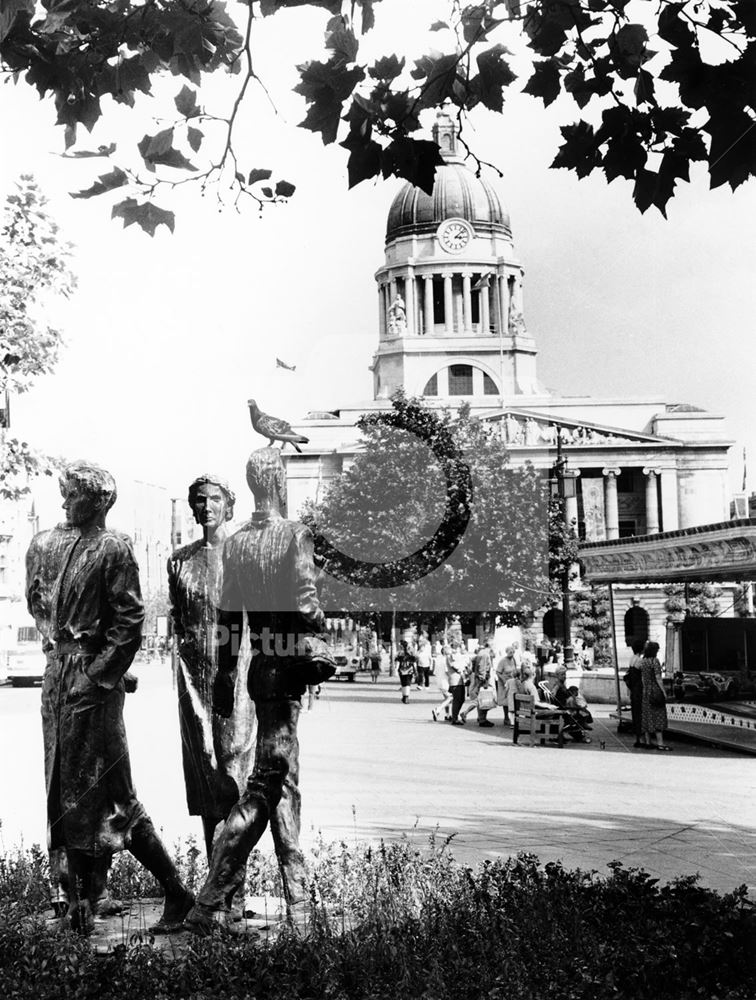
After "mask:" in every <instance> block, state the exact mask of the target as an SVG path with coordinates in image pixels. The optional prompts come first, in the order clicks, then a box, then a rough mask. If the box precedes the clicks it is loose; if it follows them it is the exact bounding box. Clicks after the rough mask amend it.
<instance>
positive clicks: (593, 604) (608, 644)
mask: <svg viewBox="0 0 756 1000" xmlns="http://www.w3.org/2000/svg"><path fill="white" fill-rule="evenodd" d="M570 603H571V606H572V631H573V635H574V636H575V638H576V639H582V640H583V642H585V643H586V645H588V646H591V647H592V648H593V663H594V665H595V666H596V667H607V666H611V665H612V664H613V662H614V656H613V653H614V650H613V646H612V614H611V606H610V603H609V591H608V589H607V588H606V587H598V586H592V587H584V588H582V589H581V590H578V591H576V592H574V593H573V594H571V595H570Z"/></svg>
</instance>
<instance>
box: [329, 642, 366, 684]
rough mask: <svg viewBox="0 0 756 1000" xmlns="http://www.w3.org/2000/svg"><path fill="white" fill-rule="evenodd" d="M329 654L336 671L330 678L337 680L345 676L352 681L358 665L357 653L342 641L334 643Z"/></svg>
mask: <svg viewBox="0 0 756 1000" xmlns="http://www.w3.org/2000/svg"><path fill="white" fill-rule="evenodd" d="M331 655H332V656H333V659H334V662H335V663H336V673H335V674H334V675H333V677H332V678H331V680H335V681H338V680H341V679H342V678H346V679H347V680H348V681H352V682H354V679H355V677H356V676H357V671H358V670H359V667H360V658H359V656H358V655H357V653H356V652H355V651H354V650H353V649H351V648H349V647H347V646H346V645H345V644H344V643H336V644H335V645H334V646H333V647H332V650H331Z"/></svg>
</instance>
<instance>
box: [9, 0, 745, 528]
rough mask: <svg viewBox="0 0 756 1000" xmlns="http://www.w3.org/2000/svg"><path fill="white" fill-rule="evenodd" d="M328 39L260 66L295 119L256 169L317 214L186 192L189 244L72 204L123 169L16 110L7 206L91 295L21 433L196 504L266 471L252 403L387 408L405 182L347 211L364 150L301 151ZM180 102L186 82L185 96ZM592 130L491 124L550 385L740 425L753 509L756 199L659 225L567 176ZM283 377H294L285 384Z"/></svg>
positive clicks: (653, 215)
mask: <svg viewBox="0 0 756 1000" xmlns="http://www.w3.org/2000/svg"><path fill="white" fill-rule="evenodd" d="M446 9H447V3H446V2H445V0H413V4H412V6H411V8H410V5H408V4H406V3H404V4H403V3H401V2H400V0H384V2H383V3H381V4H380V6H379V7H378V8H376V12H377V14H378V19H379V25H380V24H381V22H385V21H386V20H387V15H388V26H387V29H386V30H385V31H384V32H383V33H382V34H378V33H376V36H375V38H374V39H373V42H372V43H371V44H373V45H374V46H375V48H376V52H377V53H379V52H388V51H392V50H395V49H397V48H399V47H401V46H403V45H405V44H406V45H408V46H411V45H412V44H413V43H414V42H416V41H417V36H416V34H414V24H413V22H412V17H414V18H416V19H417V23H418V24H420V23H423V19H424V18H425V19H426V21H425V23H427V20H428V13H429V12H431V14H436V15H439V16H443V15H444V13H445V10H446ZM409 10H411V15H410V13H409ZM325 19H326V15H325V14H324V13H322V12H305V11H301V10H299V11H293V12H290V13H286V14H279V15H276V17H275V18H271V19H269V20H268V21H266V22H265V24H264V25H263V31H262V35H261V40H260V43H259V45H258V51H259V56H258V59H259V62H258V67H259V72H260V74H261V76H262V77H263V78H264V79H265V80H266V82H267V83H268V85H269V86H270V88H271V90H272V92H273V94H274V97H275V100H276V103H277V105H278V108H279V111H280V116H279V117H276V116H275V115H274V114H273V113H272V111H271V110H270V108H269V106H268V105H267V102H266V101H265V100H264V99H263V97H262V95H261V94H260V93H258V94H257V95H255V96H254V99H253V101H252V103H251V106H250V109H249V113H248V116H247V118H246V119H245V123H244V129H245V134H243V135H242V136H241V142H240V148H241V149H242V150H243V163H244V166H245V168H246V169H249V168H251V167H261V166H263V167H264V166H267V167H272V168H275V169H276V170H277V174H278V175H279V176H283V177H285V178H287V179H288V180H290V181H291V182H292V183H294V184H296V185H297V193H296V195H295V197H294V198H293V199H292V200H291V202H290V204H289V205H286V206H277V207H273V208H269V209H266V210H265V212H264V213H263V214H262V216H261V217H259V216H258V213H257V212H256V210H255V209H254V207H253V206H252V204H251V203H250V205H249V206H248V207H245V208H244V209H243V211H242V213H241V214H237V213H236V212H234V210H233V209H226V210H225V211H223V212H219V211H218V209H217V204H216V203H215V200H214V198H212V197H209V196H207V197H205V198H204V199H201V198H200V197H199V192H198V191H194V190H188V189H187V188H184V189H183V191H182V192H181V194H180V196H178V195H177V196H175V197H173V196H171V195H166V196H164V197H162V198H158V202H159V203H160V204H163V205H165V207H174V208H176V210H177V226H176V234H175V235H174V236H171V235H170V234H169V233H168V231H167V230H165V229H164V228H161V229H160V230H158V235H157V236H156V237H155V239H152V240H151V239H150V238H149V237H147V236H145V235H144V234H142V233H141V232H140V231H138V230H137V229H136V227H131V228H130V229H128V230H125V231H124V230H123V229H122V225H121V222H120V221H111V220H110V207H111V204H112V203H113V201H115V200H116V199H115V198H113V197H108V196H106V197H103V198H95V199H93V200H91V201H78V200H77V201H74V200H72V199H70V198H69V197H68V193H67V192H69V191H71V190H76V189H78V188H84V187H86V186H88V185H89V184H90V183H91V181H92V180H93V179H94V177H95V176H96V175H97V174H99V173H104V172H105V171H106V170H108V169H110V168H109V166H108V164H107V161H104V160H87V161H80V162H73V161H70V160H64V159H61V158H60V157H59V156H57V155H56V153H59V152H60V151H61V150H62V131H61V130H60V129H56V128H54V127H53V124H52V123H53V121H54V109H53V107H52V104H51V103H49V102H44V103H41V102H40V101H39V100H38V99H37V97H36V93H35V92H33V91H31V90H30V89H29V88H28V87H26V86H25V85H20V86H17V87H15V88H14V87H11V86H5V87H3V88H2V89H0V135H1V136H2V148H1V150H0V194H1V195H4V194H5V193H7V191H8V190H9V189H10V186H11V185H12V182H13V180H14V178H15V177H17V176H18V174H19V173H21V172H24V171H26V172H33V173H34V174H35V175H36V177H37V178H38V180H39V181H40V183H41V184H42V186H43V187H44V189H45V190H46V192H47V194H48V196H49V198H50V201H51V210H52V212H53V214H54V215H55V216H56V218H57V219H58V220H59V221H60V222H61V224H62V225H63V227H64V229H65V232H66V235H67V236H68V238H69V239H70V240H71V241H72V242H73V243H74V244H75V245H76V247H77V250H76V262H75V270H76V272H77V274H78V277H79V288H78V291H77V292H76V294H75V295H74V297H73V298H72V299H71V301H70V302H68V303H56V304H55V307H54V308H53V310H52V314H51V321H52V322H55V323H58V324H60V325H61V326H62V327H63V328H64V329H65V335H66V340H67V346H66V348H65V350H64V353H63V356H62V358H61V362H60V365H59V367H58V370H57V373H56V375H54V376H52V377H49V378H46V379H44V380H42V381H40V382H39V383H38V385H37V386H36V387H35V389H34V390H33V391H32V392H30V393H29V394H28V395H27V396H26V397H24V398H22V399H19V400H17V401H16V402H15V405H14V410H13V416H14V428H13V430H14V433H16V434H18V435H20V436H21V437H23V438H25V439H28V440H29V441H31V442H32V443H33V444H34V445H36V446H37V447H39V448H41V449H43V450H46V451H50V452H53V453H58V454H63V455H65V456H67V457H72V458H73V457H79V456H86V457H89V458H92V459H93V460H95V461H99V462H101V463H102V464H104V465H106V466H107V467H109V468H111V469H112V470H113V472H114V473H115V474H116V476H117V477H130V478H132V477H133V478H137V479H140V480H147V481H151V482H155V483H160V484H162V485H165V486H166V487H167V488H168V489H169V491H170V493H171V494H172V495H179V496H183V495H184V493H185V489H186V485H187V483H188V482H189V481H190V480H191V479H193V478H194V476H195V475H197V474H198V473H199V472H201V471H204V470H211V469H212V470H217V471H218V472H219V473H221V474H222V475H226V476H227V477H228V478H229V479H230V480H231V481H232V483H234V484H237V485H238V486H239V488H240V489H241V484H242V483H243V468H244V462H245V458H246V455H247V453H248V452H249V450H250V449H251V447H257V446H259V444H260V443H261V441H260V439H258V438H257V436H256V435H254V434H253V432H252V430H251V427H250V425H249V418H248V414H247V409H246V400H247V398H248V397H250V396H254V397H256V398H257V400H258V402H259V403H260V405H261V407H262V408H263V409H264V410H267V411H268V412H271V413H274V414H276V415H278V416H283V417H286V418H287V419H290V420H296V419H298V418H300V417H302V416H303V415H304V414H305V412H306V411H307V410H309V409H314V408H329V409H330V408H334V407H335V406H338V405H339V404H342V403H345V402H347V401H355V400H360V399H366V398H369V397H370V396H371V377H370V372H369V371H368V367H367V366H368V365H369V363H370V361H371V357H372V352H373V350H374V347H375V345H376V342H377V300H376V293H375V284H374V280H373V273H374V271H375V269H376V268H377V267H379V266H380V265H381V263H382V259H383V236H384V229H385V219H386V213H387V211H388V207H389V205H390V203H391V199H392V197H393V194H394V193H395V191H396V190H397V188H398V187H399V185H400V183H401V182H399V181H392V182H388V183H382V182H379V183H377V184H369V183H368V184H362V185H360V186H359V187H358V188H356V189H355V190H354V191H352V192H349V191H348V190H347V181H346V155H347V154H346V151H345V150H342V149H339V148H338V147H329V148H327V149H326V148H324V147H323V146H322V144H321V142H320V139H319V137H317V136H313V135H311V134H310V133H307V132H305V131H303V130H301V129H296V128H294V125H295V124H296V122H297V121H299V120H300V119H301V118H302V117H303V115H304V105H303V102H302V101H301V99H300V98H298V97H296V96H295V95H293V94H291V93H290V88H291V86H292V85H293V84H294V83H295V82H296V77H295V73H294V69H293V67H294V65H295V64H296V63H298V62H301V61H304V60H305V59H307V58H317V56H318V54H319V53H318V51H317V46H318V44H319V40H320V38H321V32H322V27H323V25H324V23H325ZM432 19H433V18H432V16H431V18H430V19H429V20H432ZM304 29H306V30H304ZM416 54H419V51H418V52H417V53H416ZM181 82H182V81H176V80H175V79H171V80H170V81H168V88H167V93H170V94H172V93H175V92H176V91H177V90H178V89H179V87H180V85H181ZM228 82H229V81H217V82H216V81H213V82H212V84H211V86H210V88H209V89H208V90H204V89H203V91H202V93H201V98H200V100H201V102H202V103H205V104H207V105H208V106H215V107H218V106H220V103H219V102H221V101H222V98H223V96H224V93H226V91H225V86H226V84H227V83H228ZM230 82H231V84H233V82H234V78H231V81H230ZM560 100H561V99H560ZM161 107H162V108H163V109H165V107H166V105H165V104H164V103H162V104H161V102H160V101H153V102H149V101H145V102H143V107H142V108H141V109H140V110H138V111H137V112H136V113H135V112H128V111H125V110H124V109H117V111H116V112H115V113H114V115H113V116H112V117H110V118H107V119H106V122H105V124H104V126H103V127H100V128H99V129H98V130H97V131H96V133H95V135H94V136H93V137H92V140H91V143H90V142H87V143H86V144H87V145H90V146H95V145H97V144H99V143H100V142H106V141H108V140H109V139H111V138H114V139H119V140H122V141H123V144H124V147H126V146H128V141H127V138H128V137H129V136H131V137H134V138H136V139H139V138H140V137H141V136H142V135H143V134H144V133H145V132H146V131H155V130H156V128H155V127H154V125H153V124H152V122H151V119H150V111H151V109H152V108H154V109H157V110H156V111H152V113H160V109H161ZM163 113H165V110H163ZM577 116H578V112H577V109H575V110H574V113H573V110H572V108H571V107H569V106H568V105H567V104H565V105H561V103H560V102H557V104H556V105H555V106H554V107H553V108H552V109H549V112H548V113H547V114H544V112H543V110H542V106H541V103H540V101H536V100H534V99H532V98H528V97H517V96H514V95H512V96H511V97H510V98H509V99H508V101H507V106H506V109H505V114H504V115H503V116H496V115H492V114H489V113H483V114H480V115H478V116H476V118H475V120H474V124H475V128H476V131H477V140H476V141H477V143H478V145H477V151H478V152H479V155H481V156H482V157H483V158H486V159H490V160H492V161H494V162H495V163H496V164H497V165H498V166H499V167H500V168H501V169H502V170H503V172H504V179H503V180H502V181H501V182H500V184H499V189H500V191H501V194H502V197H503V201H504V203H505V204H506V205H508V207H509V209H510V213H511V217H512V224H513V230H514V238H515V246H516V249H517V251H518V252H519V255H520V257H521V259H522V261H523V263H524V265H525V268H526V274H525V317H526V321H527V325H528V327H529V329H530V331H531V332H532V333H533V335H534V336H535V339H536V343H537V345H538V347H539V350H540V355H539V376H540V379H541V381H543V382H544V383H545V384H546V385H547V386H548V387H549V388H550V389H552V390H554V391H558V392H560V393H563V394H568V395H591V396H619V397H628V396H643V395H645V394H646V393H648V394H656V393H657V392H658V391H659V390H662V391H663V392H664V393H665V394H666V397H667V398H668V399H669V400H670V401H672V402H676V401H685V402H691V403H695V404H697V405H699V406H703V407H706V408H707V409H711V410H713V411H715V412H719V413H723V414H724V415H725V416H726V417H727V418H728V427H729V429H730V430H731V432H732V437H733V439H734V440H735V441H736V442H737V444H736V446H735V447H734V448H733V450H732V459H733V462H732V464H733V479H732V482H733V488H739V486H740V478H741V475H742V462H741V455H742V447H743V444H747V445H748V449H749V454H750V455H751V456H752V459H751V466H752V468H753V467H754V466H756V430H754V424H755V421H754V403H753V399H754V393H753V388H754V370H755V369H756V365H755V364H754V362H755V361H756V348H755V347H754V338H753V330H752V326H753V320H752V317H753V316H754V313H755V312H756V282H754V280H753V273H754V261H756V237H755V236H754V225H753V220H754V216H755V213H754V209H755V208H756V186H754V185H750V186H746V187H745V188H741V189H740V190H739V191H738V192H736V193H735V194H733V193H732V192H730V191H729V189H726V190H725V189H719V190H717V191H713V192H711V191H709V190H708V184H707V180H706V176H705V173H704V171H703V170H700V171H699V172H697V173H696V174H695V176H694V182H693V183H692V184H691V185H683V186H682V190H681V192H680V194H679V195H678V196H677V197H675V198H674V200H673V201H672V202H671V203H670V206H669V209H668V214H669V220H668V221H666V222H665V221H664V219H662V218H661V216H660V215H659V214H658V213H657V212H656V210H655V209H651V210H649V212H648V213H647V214H646V215H645V216H641V215H640V214H639V213H638V212H637V210H636V209H635V207H634V206H633V204H632V201H631V195H630V186H629V184H628V183H627V182H625V181H622V180H618V181H615V183H614V184H613V185H611V186H608V185H607V184H606V183H605V182H604V181H603V180H602V179H601V178H600V177H599V176H595V177H591V178H588V179H586V180H582V181H578V180H577V178H576V177H575V176H574V175H573V174H571V173H567V172H565V171H550V170H549V169H548V164H549V162H550V161H551V159H552V158H553V156H554V154H555V152H556V149H557V145H558V141H559V134H558V124H559V123H560V120H561V122H562V123H566V122H567V121H572V120H575V119H576V118H577ZM161 127H164V125H162V126H161ZM190 187H191V186H190ZM276 355H278V356H279V357H281V358H283V359H285V360H287V361H289V362H291V363H294V364H296V365H297V372H296V374H294V375H292V374H290V373H286V372H276V370H275V357H276ZM749 486H751V487H753V486H756V482H754V479H753V475H751V481H750V483H749ZM241 496H242V497H243V496H244V492H242V493H241ZM239 506H240V510H239V513H240V514H243V512H244V509H245V506H246V505H245V504H244V502H243V500H242V501H241V503H240V505H239Z"/></svg>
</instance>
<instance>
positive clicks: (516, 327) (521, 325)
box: [509, 306, 528, 337]
mask: <svg viewBox="0 0 756 1000" xmlns="http://www.w3.org/2000/svg"><path fill="white" fill-rule="evenodd" d="M527 334H528V331H527V328H526V326H525V317H524V316H523V315H522V313H521V312H520V310H519V309H517V308H515V307H514V306H513V307H512V309H511V310H510V313H509V336H510V337H526V336H527Z"/></svg>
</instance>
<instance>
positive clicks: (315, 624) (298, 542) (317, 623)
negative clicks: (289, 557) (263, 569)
mask: <svg viewBox="0 0 756 1000" xmlns="http://www.w3.org/2000/svg"><path fill="white" fill-rule="evenodd" d="M292 554H293V576H294V600H295V608H296V611H297V614H298V615H299V617H300V619H301V624H300V629H301V631H303V632H316V633H317V632H322V631H323V622H324V620H325V615H324V614H323V609H322V608H321V607H320V601H319V599H318V590H317V587H316V585H315V584H316V580H317V570H316V569H315V544H314V541H313V537H312V532H311V531H310V529H309V528H305V527H304V525H301V526H300V527H299V528H298V530H297V531H296V533H295V535H294V541H293V544H292Z"/></svg>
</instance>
